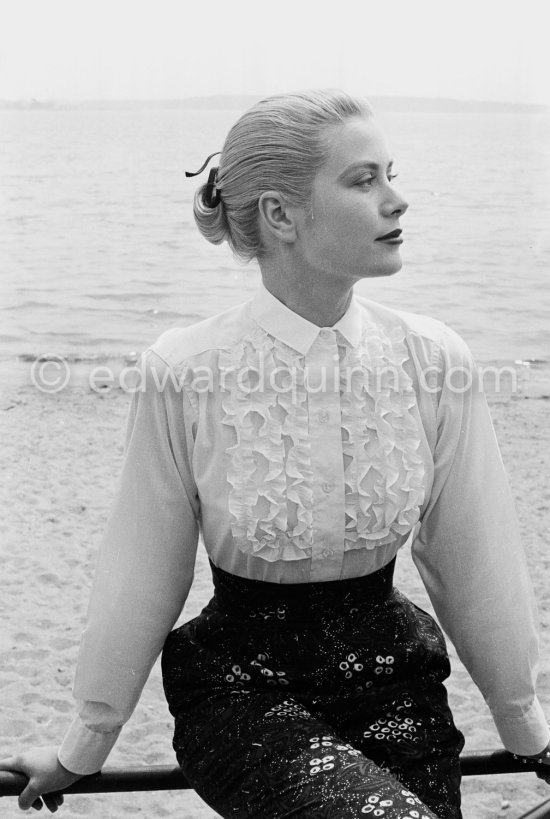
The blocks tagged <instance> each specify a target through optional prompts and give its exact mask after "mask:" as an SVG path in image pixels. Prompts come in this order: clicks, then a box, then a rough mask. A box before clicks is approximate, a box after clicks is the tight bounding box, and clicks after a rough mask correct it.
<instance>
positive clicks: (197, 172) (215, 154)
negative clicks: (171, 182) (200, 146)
mask: <svg viewBox="0 0 550 819" xmlns="http://www.w3.org/2000/svg"><path fill="white" fill-rule="evenodd" d="M218 154H221V151H215V152H214V153H213V154H210V156H208V157H206V159H205V160H204V162H203V164H202V165H201V166H200V168H199V169H198V171H185V175H186V176H187V177H189V176H198V175H199V174H200V173H202V172H203V171H204V169H205V168H206V166H207V165H208V163H209V162H210V160H211V159H212V157H213V156H218Z"/></svg>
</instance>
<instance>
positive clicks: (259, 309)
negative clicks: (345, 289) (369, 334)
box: [252, 283, 361, 355]
mask: <svg viewBox="0 0 550 819" xmlns="http://www.w3.org/2000/svg"><path fill="white" fill-rule="evenodd" d="M252 315H253V317H254V320H255V321H256V322H257V323H258V324H259V325H260V327H262V329H264V330H265V331H266V332H267V333H269V335H271V336H274V337H275V338H277V339H278V340H279V341H282V342H284V344H287V345H288V346H289V347H292V348H293V349H294V350H297V351H298V352H299V353H301V354H302V355H306V354H307V353H308V352H309V349H310V348H311V345H312V344H313V342H314V341H315V339H316V338H317V336H318V335H319V333H320V332H321V330H323V329H325V330H338V332H339V333H341V335H342V336H343V337H344V338H345V339H346V341H347V342H348V343H349V344H351V346H352V347H357V346H358V345H359V341H360V339H361V309H360V307H359V305H358V304H357V300H356V299H355V296H352V298H351V302H350V305H349V307H348V309H347V310H346V312H345V313H344V315H343V316H342V318H341V319H339V320H338V321H337V322H336V324H334V325H333V326H332V327H326V328H323V327H318V326H317V325H316V324H312V323H311V322H310V321H308V320H307V319H305V318H303V317H302V316H299V315H298V313H294V312H293V311H292V310H290V309H289V308H288V307H286V305H284V304H283V303H282V302H281V301H279V299H276V298H275V296H273V295H272V294H271V293H270V292H269V290H267V288H266V287H265V285H264V284H263V283H261V284H260V287H259V289H258V290H257V292H256V295H255V296H254V298H253V300H252Z"/></svg>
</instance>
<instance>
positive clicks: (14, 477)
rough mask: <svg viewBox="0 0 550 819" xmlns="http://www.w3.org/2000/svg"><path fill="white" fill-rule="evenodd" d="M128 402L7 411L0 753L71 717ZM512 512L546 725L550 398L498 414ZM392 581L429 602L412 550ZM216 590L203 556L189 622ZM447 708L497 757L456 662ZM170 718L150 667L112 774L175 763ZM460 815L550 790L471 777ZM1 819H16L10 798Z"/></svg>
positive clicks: (136, 799)
mask: <svg viewBox="0 0 550 819" xmlns="http://www.w3.org/2000/svg"><path fill="white" fill-rule="evenodd" d="M128 401H129V398H128V396H127V395H125V394H124V393H122V392H120V391H118V392H115V391H113V392H110V393H109V392H107V393H104V394H96V393H94V392H86V391H83V390H75V389H73V390H64V391H62V392H60V393H57V394H54V395H44V394H42V393H40V392H39V391H38V390H36V389H35V388H34V387H31V386H28V387H17V388H16V387H14V388H13V389H12V390H11V391H10V390H7V391H5V393H4V396H3V398H2V402H1V404H0V418H1V432H2V439H3V440H2V448H1V454H0V457H1V471H2V475H3V481H2V489H1V492H2V509H3V520H2V522H1V524H0V531H1V535H2V591H3V594H2V598H1V600H0V616H1V621H2V628H1V629H0V687H1V690H2V709H1V711H0V735H1V737H2V743H1V745H2V747H1V749H0V756H7V755H9V754H11V753H13V752H15V751H17V750H18V749H22V748H25V747H28V746H30V745H34V744H57V743H58V742H59V740H60V739H61V737H62V735H63V732H64V730H65V728H66V726H67V725H68V723H69V721H70V719H71V714H72V712H73V704H72V700H71V684H72V675H73V669H74V664H75V660H76V655H77V648H78V640H79V635H80V631H81V629H82V626H83V619H84V615H85V610H86V604H87V596H88V587H89V583H90V580H91V575H92V571H93V565H94V555H95V551H96V549H97V546H98V542H99V538H100V535H101V532H102V530H103V526H104V523H105V519H106V515H107V513H108V509H109V506H110V501H111V498H112V495H113V492H114V489H115V485H116V480H117V476H118V473H119V470H120V466H121V460H122V442H123V437H124V426H125V418H126V412H127V407H128ZM492 413H493V418H494V423H495V427H496V431H497V435H498V438H499V441H500V444H501V448H502V454H503V458H504V461H505V464H506V466H507V469H508V473H509V476H510V481H511V484H512V487H513V492H514V496H515V499H516V503H517V508H518V513H519V518H520V522H521V527H522V531H523V537H524V545H525V549H526V552H527V556H528V561H529V565H530V569H531V573H532V577H533V581H534V586H535V592H536V596H537V599H538V602H539V606H540V620H541V642H542V663H541V671H540V686H539V688H540V695H541V699H542V701H543V705H544V706H545V708H546V712H547V714H549V715H550V584H549V583H548V568H549V565H550V553H549V550H548V545H549V543H550V515H549V510H550V487H549V483H548V475H549V474H550V401H548V400H543V399H530V400H528V399H520V398H516V399H514V400H511V401H509V402H507V403H499V404H493V405H492ZM396 585H398V586H399V587H400V588H401V589H402V590H403V591H404V592H405V593H406V594H407V595H409V596H410V597H412V599H413V600H415V602H418V604H419V605H421V606H423V607H425V608H428V607H429V604H428V602H427V599H426V595H425V592H424V590H423V588H422V585H421V581H420V579H419V577H418V574H417V572H416V569H415V568H414V566H413V564H412V562H411V560H410V557H409V555H408V554H406V553H404V554H401V556H400V559H398V571H397V579H396ZM210 591H211V586H210V579H209V571H208V566H207V563H206V558H205V553H204V549H203V550H201V553H200V558H199V562H198V566H197V571H196V579H195V583H194V586H193V589H192V592H191V595H190V597H189V600H188V602H187V604H186V606H185V610H184V612H183V615H182V618H181V619H182V621H184V620H187V619H189V618H190V617H193V616H194V615H195V614H197V613H198V611H199V610H200V608H201V607H202V606H203V605H204V604H205V603H206V601H207V600H208V598H209V596H210ZM453 669H454V670H453V674H452V677H451V681H450V683H449V693H450V699H451V704H452V706H453V709H454V712H455V718H456V722H457V724H458V726H459V727H460V729H461V730H462V731H463V732H464V733H465V735H466V737H467V746H466V750H467V751H469V750H474V749H485V748H497V747H499V740H498V736H497V734H496V730H495V728H494V726H493V724H492V721H491V718H490V716H489V713H488V710H487V708H486V706H485V704H484V702H483V700H482V697H481V695H480V694H479V692H478V691H477V689H476V688H475V687H474V685H473V683H472V682H471V680H470V679H469V677H468V676H467V674H466V672H465V670H464V669H463V667H462V666H461V665H460V663H459V661H458V660H457V659H456V656H455V655H454V654H453ZM171 732H172V728H171V719H170V715H169V713H168V710H167V706H166V704H165V701H164V697H163V692H162V685H161V680H160V672H159V668H158V664H157V666H155V668H154V670H153V673H152V675H151V678H150V680H149V682H148V684H147V686H146V688H145V691H144V693H143V696H142V699H141V701H140V704H139V706H138V708H137V710H136V712H135V714H134V716H133V717H132V719H131V721H130V722H129V723H128V725H127V726H126V727H125V729H124V731H123V733H122V736H121V738H120V740H119V742H118V744H117V746H116V747H115V749H114V751H113V753H112V755H111V757H110V758H109V761H108V764H109V765H120V764H125V765H154V764H169V765H174V764H175V759H174V756H173V752H172V748H171ZM463 794H464V816H465V819H489V817H507V819H515V817H518V816H520V815H521V814H522V813H523V812H524V811H526V810H527V809H528V808H530V807H532V806H534V805H536V804H537V803H538V802H539V801H541V800H542V799H544V798H545V797H546V798H548V797H550V787H549V786H547V785H545V784H544V783H542V782H540V781H539V780H538V779H536V778H535V776H534V775H532V774H519V775H514V776H500V777H476V778H469V779H466V780H465V781H464V787H463ZM0 815H1V816H2V817H5V819H12V817H18V816H21V813H20V812H19V810H18V808H17V804H16V800H15V799H4V800H2V803H1V805H0ZM58 815H61V817H64V818H66V819H71V818H72V817H79V816H88V817H92V818H93V819H95V818H96V817H97V819H100V817H101V819H104V817H109V818H110V817H113V819H116V818H117V817H126V816H137V815H143V816H148V817H153V818H154V819H156V817H174V818H175V817H178V819H190V818H191V817H193V819H206V818H207V817H209V818H210V817H215V816H216V814H214V813H213V811H212V810H211V809H210V808H208V806H206V805H204V803H203V802H202V801H201V800H200V799H199V798H198V797H197V796H196V795H194V794H193V793H188V792H160V793H142V794H140V793H138V794H135V795H134V794H115V795H105V796H69V797H67V798H66V801H65V805H64V806H63V808H62V809H61V811H60V813H59V814H58Z"/></svg>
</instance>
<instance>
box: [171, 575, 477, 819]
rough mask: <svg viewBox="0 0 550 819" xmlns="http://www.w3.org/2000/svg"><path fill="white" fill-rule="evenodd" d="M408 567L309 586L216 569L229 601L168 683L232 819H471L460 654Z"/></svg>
mask: <svg viewBox="0 0 550 819" xmlns="http://www.w3.org/2000/svg"><path fill="white" fill-rule="evenodd" d="M394 564H395V561H392V562H391V563H390V564H388V565H387V566H385V567H384V568H383V569H380V570H379V571H377V572H375V573H373V574H370V575H367V576H365V577H360V578H353V579H349V580H338V581H329V582H321V583H305V584H278V583H266V582H263V581H257V580H248V579H245V578H241V577H237V576H235V575H232V574H229V573H227V572H225V571H223V570H221V569H219V568H217V567H215V566H213V565H212V564H211V568H212V574H213V580H214V588H215V593H214V597H213V598H212V600H211V601H210V602H209V603H208V605H207V606H206V607H205V608H204V609H203V611H202V612H201V614H199V615H198V617H195V618H194V619H193V620H191V621H189V622H188V623H186V624H185V625H183V626H181V627H180V628H178V629H176V630H174V631H172V632H171V634H170V635H169V636H168V639H167V641H166V643H165V646H164V650H163V655H162V671H163V680H164V689H165V693H166V698H167V701H168V705H169V708H170V712H171V713H172V715H173V717H174V719H175V733H174V742H173V744H174V749H175V751H176V756H177V760H178V763H179V765H180V766H181V768H182V770H183V772H184V774H185V776H186V778H187V779H188V781H189V783H190V784H191V785H192V786H193V788H195V790H196V791H197V793H198V794H199V795H200V796H201V797H202V798H203V799H204V800H205V802H207V803H208V804H209V805H210V806H211V807H212V808H213V809H214V810H215V811H217V812H218V813H219V814H220V815H221V816H222V817H237V818H238V819H240V818H241V817H242V818H243V819H244V817H247V819H248V817H257V819H275V817H277V819H283V817H293V818H294V819H296V817H308V819H336V817H338V819H342V818H343V817H350V818H351V817H365V816H369V815H370V816H372V817H384V819H434V817H439V819H458V817H460V816H461V812H460V768H459V754H460V752H461V750H462V748H463V745H464V738H463V736H462V734H461V733H460V732H459V731H458V730H457V729H456V727H455V725H454V722H453V718H452V715H451V712H450V710H449V706H448V702H447V693H446V690H445V687H444V685H443V680H444V679H445V678H446V677H447V676H448V675H449V670H450V668H449V659H448V655H447V650H446V646H445V639H444V637H443V634H442V632H441V630H440V628H439V626H438V625H437V624H436V622H435V621H434V620H433V618H432V617H431V616H430V615H429V614H427V613H426V612H425V611H423V610H422V609H420V608H418V607H417V606H415V605H414V604H413V603H411V602H410V601H409V600H408V599H407V598H406V597H404V596H403V595H402V594H401V593H400V592H399V591H398V590H397V589H395V588H393V585H392V579H393V569H394Z"/></svg>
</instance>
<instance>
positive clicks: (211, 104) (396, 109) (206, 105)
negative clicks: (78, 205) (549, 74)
mask: <svg viewBox="0 0 550 819" xmlns="http://www.w3.org/2000/svg"><path fill="white" fill-rule="evenodd" d="M264 96H265V95H260V94H258V95H246V96H244V95H243V96H224V95H216V96H205V97H186V98H183V99H159V100H125V99H121V100H116V99H113V100H37V99H22V100H0V110H16V111H67V110H91V111H97V110H147V109H156V110H158V109H175V110H178V109H182V110H195V111H223V110H231V111H233V110H245V109H246V108H249V107H250V106H251V105H253V104H254V103H255V102H258V101H259V100H260V99H262V98H263V97H264ZM369 100H370V102H371V103H372V105H373V107H374V109H375V110H376V111H377V112H378V113H418V114H432V113H438V114H445V113H450V114H456V113H464V114H550V105H538V104H533V103H525V104H523V103H515V102H498V101H494V100H456V99H450V98H446V97H433V98H432V97H380V96H369Z"/></svg>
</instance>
